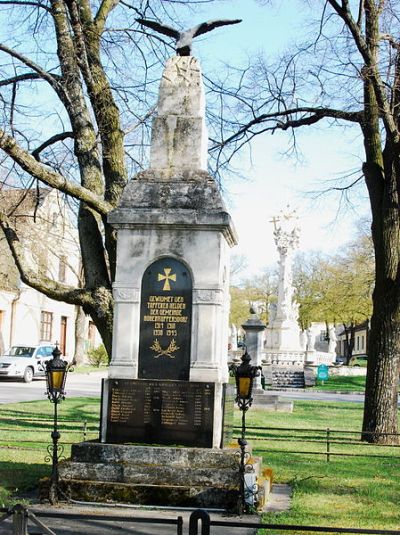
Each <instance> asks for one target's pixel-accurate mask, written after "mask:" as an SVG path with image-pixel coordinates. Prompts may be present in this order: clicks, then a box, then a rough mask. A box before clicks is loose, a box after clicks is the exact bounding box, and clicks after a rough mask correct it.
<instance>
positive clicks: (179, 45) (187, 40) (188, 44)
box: [136, 19, 242, 56]
mask: <svg viewBox="0 0 400 535" xmlns="http://www.w3.org/2000/svg"><path fill="white" fill-rule="evenodd" d="M136 21H137V22H139V23H140V24H142V25H143V26H147V27H148V28H152V29H153V30H155V31H156V32H159V33H162V34H164V35H168V37H173V38H174V39H175V40H176V53H177V54H178V56H190V55H191V52H192V41H193V39H194V38H195V37H197V36H198V35H202V34H203V33H207V32H211V30H214V28H218V26H225V25H227V24H238V23H239V22H242V20H241V19H233V20H231V19H220V20H209V21H207V22H202V23H201V24H198V25H197V26H194V27H193V28H189V29H188V30H185V31H183V32H180V31H179V30H175V28H172V27H171V26H167V25H166V24H160V23H159V22H156V21H154V20H147V19H136Z"/></svg>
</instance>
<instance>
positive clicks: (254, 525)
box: [0, 504, 400, 535]
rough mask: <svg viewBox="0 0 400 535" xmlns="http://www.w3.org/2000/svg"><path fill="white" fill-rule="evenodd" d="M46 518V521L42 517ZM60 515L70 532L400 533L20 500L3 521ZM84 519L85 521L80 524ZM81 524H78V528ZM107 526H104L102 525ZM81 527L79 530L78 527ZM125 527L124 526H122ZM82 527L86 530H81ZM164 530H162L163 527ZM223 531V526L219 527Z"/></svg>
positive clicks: (16, 528) (21, 522)
mask: <svg viewBox="0 0 400 535" xmlns="http://www.w3.org/2000/svg"><path fill="white" fill-rule="evenodd" d="M41 518H42V519H44V521H42V520H41ZM51 518H53V519H58V520H62V521H63V525H64V526H65V527H67V525H68V522H70V523H71V521H72V522H73V523H74V526H75V528H74V527H72V530H71V527H70V526H69V527H68V530H69V532H70V533H82V532H84V522H85V521H87V520H91V521H98V530H99V533H106V531H103V529H107V524H105V525H103V526H102V525H101V524H104V523H108V522H113V523H118V524H125V525H126V524H142V525H143V524H150V525H152V526H160V528H159V529H161V526H167V525H169V526H176V534H177V535H183V533H184V528H186V529H185V533H187V534H188V535H200V534H201V535H210V534H212V533H213V531H214V530H212V528H213V527H219V528H227V529H226V530H225V532H226V533H227V534H228V533H231V532H232V529H233V528H235V532H237V530H238V529H239V531H241V530H246V533H248V532H249V529H250V530H252V531H253V533H257V532H258V530H260V529H263V530H265V531H266V532H273V533H276V532H279V533H281V532H282V533H283V534H285V533H289V534H290V533H296V534H300V533H349V534H350V533H354V534H359V535H400V531H398V530H381V529H362V528H342V527H336V526H335V527H332V526H304V525H299V524H268V523H263V522H259V521H246V519H245V517H242V518H240V519H239V520H236V521H230V520H216V519H213V518H212V517H210V515H209V514H208V512H207V511H204V510H202V509H197V510H195V511H193V512H192V513H191V515H190V517H189V518H188V522H187V524H186V525H185V523H184V520H183V517H182V516H181V515H180V516H177V517H173V518H154V516H153V517H142V516H140V517H139V516H135V515H134V514H127V513H124V516H119V515H103V514H102V515H101V516H99V515H91V514H77V513H67V512H63V511H57V512H56V511H54V512H48V511H46V512H43V511H37V510H34V509H28V508H27V507H25V506H24V505H21V504H17V505H15V506H14V507H12V508H9V509H5V508H3V509H0V524H1V523H2V522H5V521H6V520H7V519H10V520H11V525H12V533H13V535H28V533H29V532H28V525H32V524H34V525H35V526H37V527H39V528H40V529H41V533H43V534H45V535H57V533H56V532H55V531H54V528H50V527H49V526H48V525H46V523H45V522H47V524H48V523H49V520H48V519H51ZM50 523H51V522H50ZM80 523H81V524H80ZM76 526H78V528H76ZM102 528H103V529H102ZM76 529H79V531H76ZM122 529H123V527H122V526H121V530H122ZM81 530H82V531H81ZM140 533H142V534H145V533H146V531H145V528H144V527H143V526H141V530H140ZM160 533H161V531H160ZM219 533H221V530H220V531H219Z"/></svg>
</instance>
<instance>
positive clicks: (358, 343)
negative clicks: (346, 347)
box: [356, 336, 360, 350]
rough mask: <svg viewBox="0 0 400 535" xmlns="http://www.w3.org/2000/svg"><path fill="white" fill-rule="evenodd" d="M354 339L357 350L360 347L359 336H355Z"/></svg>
mask: <svg viewBox="0 0 400 535" xmlns="http://www.w3.org/2000/svg"><path fill="white" fill-rule="evenodd" d="M356 341H357V350H359V349H360V337H359V336H357V338H356Z"/></svg>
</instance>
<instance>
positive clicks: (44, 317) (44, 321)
mask: <svg viewBox="0 0 400 535" xmlns="http://www.w3.org/2000/svg"><path fill="white" fill-rule="evenodd" d="M52 327H53V313H52V312H45V311H42V312H41V317H40V339H41V340H46V341H50V340H51V338H52Z"/></svg>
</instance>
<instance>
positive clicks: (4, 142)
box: [0, 130, 112, 216]
mask: <svg viewBox="0 0 400 535" xmlns="http://www.w3.org/2000/svg"><path fill="white" fill-rule="evenodd" d="M0 148H1V149H3V150H4V152H6V153H7V154H8V155H9V156H10V157H11V158H12V159H13V160H14V161H15V162H16V163H17V164H18V165H19V166H20V167H22V169H24V170H25V171H27V172H28V173H29V174H30V175H32V176H34V177H35V178H37V179H38V180H40V181H41V182H43V183H45V184H47V185H48V186H51V187H52V188H57V189H59V190H60V191H63V192H64V193H67V194H68V195H71V196H72V197H75V198H77V199H79V200H81V201H83V202H85V203H86V204H88V205H89V206H90V207H91V208H93V209H94V210H95V211H96V212H98V213H99V214H101V215H103V216H104V215H106V214H107V213H108V212H109V211H110V210H111V209H112V205H111V204H110V203H108V202H106V201H104V200H103V199H101V198H100V197H98V196H97V195H96V194H94V193H92V191H90V190H89V189H87V188H84V187H82V186H80V185H79V184H77V183H76V182H72V181H70V180H67V179H66V178H65V177H64V176H63V175H61V174H59V173H56V172H55V171H53V170H50V169H49V167H47V166H46V165H44V164H42V163H40V162H38V161H37V160H36V159H35V158H34V157H33V156H32V155H31V154H29V152H27V151H25V150H24V149H23V148H22V147H20V146H19V145H18V143H17V142H16V140H15V139H14V138H13V137H11V136H9V135H7V134H6V133H5V132H4V131H3V130H0Z"/></svg>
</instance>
